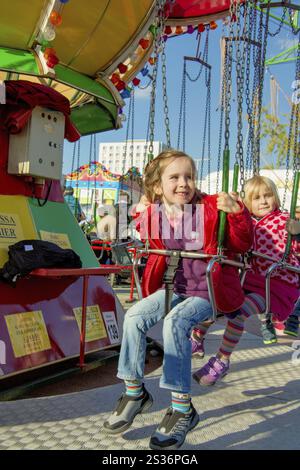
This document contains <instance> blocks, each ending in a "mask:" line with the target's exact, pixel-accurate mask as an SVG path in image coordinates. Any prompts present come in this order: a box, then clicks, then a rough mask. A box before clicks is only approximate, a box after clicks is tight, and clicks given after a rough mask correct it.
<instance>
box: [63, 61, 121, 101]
mask: <svg viewBox="0 0 300 470" xmlns="http://www.w3.org/2000/svg"><path fill="white" fill-rule="evenodd" d="M55 75H56V77H55V78H56V79H57V80H58V81H61V82H64V83H67V84H69V85H71V86H73V87H74V88H78V89H80V90H82V91H85V92H87V93H88V94H91V95H94V96H97V97H98V98H99V99H101V98H104V99H105V100H107V102H108V104H109V103H110V104H112V105H114V106H116V104H115V100H114V98H113V96H112V94H111V92H110V91H109V90H108V89H107V88H105V87H104V86H103V85H101V84H100V83H98V82H96V81H94V80H93V79H92V78H90V77H88V76H86V75H83V74H82V73H79V72H76V71H75V70H72V69H69V68H68V67H65V66H64V65H61V64H58V65H56V67H55Z"/></svg>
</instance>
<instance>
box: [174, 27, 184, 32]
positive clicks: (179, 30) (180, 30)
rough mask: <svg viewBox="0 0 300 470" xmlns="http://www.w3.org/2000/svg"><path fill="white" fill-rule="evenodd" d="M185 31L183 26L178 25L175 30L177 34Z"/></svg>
mask: <svg viewBox="0 0 300 470" xmlns="http://www.w3.org/2000/svg"><path fill="white" fill-rule="evenodd" d="M182 33H183V29H182V27H181V26H176V30H175V34H182Z"/></svg>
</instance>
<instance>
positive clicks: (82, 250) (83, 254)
mask: <svg viewBox="0 0 300 470" xmlns="http://www.w3.org/2000/svg"><path fill="white" fill-rule="evenodd" d="M28 202H29V207H30V210H31V213H32V217H33V220H34V223H35V226H36V230H37V232H38V234H39V235H40V230H43V231H45V232H52V233H54V234H66V235H67V236H68V238H69V240H70V243H71V247H72V249H73V250H74V251H75V252H76V253H77V254H78V255H79V256H80V258H81V261H82V266H83V267H84V268H93V267H98V266H99V263H98V261H97V258H96V256H95V255H94V252H93V250H92V249H91V247H90V244H89V243H88V241H87V239H86V238H85V236H84V234H83V232H82V230H81V228H80V227H79V225H78V223H77V222H76V219H75V218H74V216H73V214H72V212H71V211H70V209H69V207H68V205H67V204H66V203H61V202H51V201H48V202H47V203H46V204H45V205H44V206H43V207H40V206H39V205H38V202H37V200H36V199H31V198H28Z"/></svg>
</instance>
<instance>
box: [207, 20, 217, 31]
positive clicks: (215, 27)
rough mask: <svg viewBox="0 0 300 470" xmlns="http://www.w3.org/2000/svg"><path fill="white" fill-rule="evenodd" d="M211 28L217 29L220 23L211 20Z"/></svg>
mask: <svg viewBox="0 0 300 470" xmlns="http://www.w3.org/2000/svg"><path fill="white" fill-rule="evenodd" d="M209 27H210V29H211V30H214V29H217V27H218V25H217V23H216V22H215V21H211V22H210V24H209Z"/></svg>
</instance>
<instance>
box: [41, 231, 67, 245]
mask: <svg viewBox="0 0 300 470" xmlns="http://www.w3.org/2000/svg"><path fill="white" fill-rule="evenodd" d="M40 236H41V240H44V241H46V242H52V243H55V244H56V245H58V246H59V247H60V248H63V249H68V248H72V246H71V243H70V240H69V237H68V235H67V234H66V233H54V232H46V231H45V230H40Z"/></svg>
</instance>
